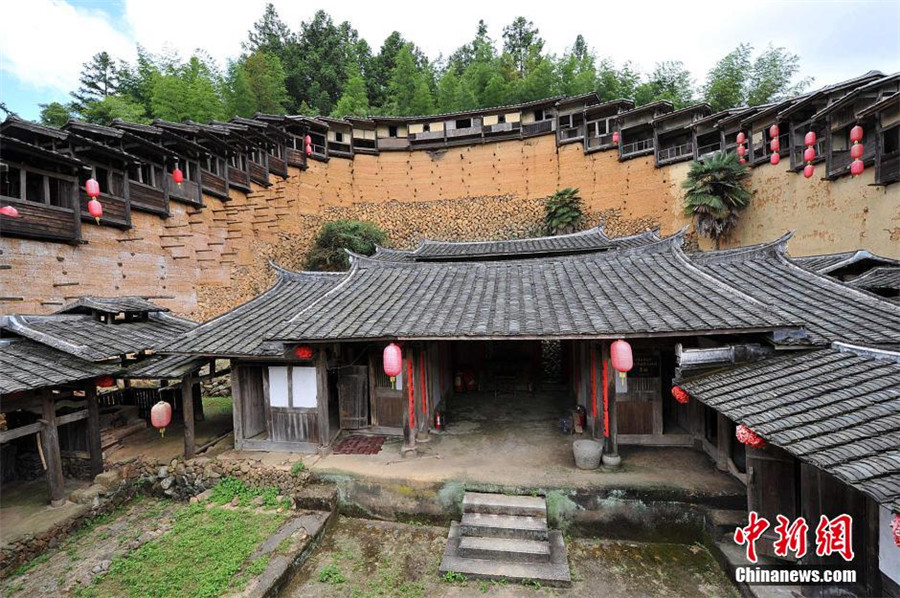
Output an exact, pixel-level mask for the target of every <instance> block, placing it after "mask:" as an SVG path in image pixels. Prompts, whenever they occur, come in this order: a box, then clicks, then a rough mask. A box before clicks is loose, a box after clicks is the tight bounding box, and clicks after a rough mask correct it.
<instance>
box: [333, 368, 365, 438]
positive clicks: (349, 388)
mask: <svg viewBox="0 0 900 598" xmlns="http://www.w3.org/2000/svg"><path fill="white" fill-rule="evenodd" d="M367 377H368V376H367V372H366V366H364V365H361V366H349V367H345V368H342V369H341V372H340V374H339V376H338V400H339V402H340V410H341V416H340V418H341V428H342V429H344V430H358V429H360V428H364V427H366V426H367V425H369V398H368V393H367V392H366V391H367V390H368V383H367Z"/></svg>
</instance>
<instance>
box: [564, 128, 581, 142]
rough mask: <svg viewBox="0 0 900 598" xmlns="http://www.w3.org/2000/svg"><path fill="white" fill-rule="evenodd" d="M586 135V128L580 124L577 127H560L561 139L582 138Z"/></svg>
mask: <svg viewBox="0 0 900 598" xmlns="http://www.w3.org/2000/svg"><path fill="white" fill-rule="evenodd" d="M582 137H584V129H582V128H581V127H580V126H577V127H565V128H562V129H559V138H560V140H561V141H570V140H573V139H581V138H582Z"/></svg>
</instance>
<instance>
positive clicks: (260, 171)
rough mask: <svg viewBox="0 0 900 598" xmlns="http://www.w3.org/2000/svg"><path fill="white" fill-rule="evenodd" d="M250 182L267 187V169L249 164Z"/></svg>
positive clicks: (255, 164)
mask: <svg viewBox="0 0 900 598" xmlns="http://www.w3.org/2000/svg"><path fill="white" fill-rule="evenodd" d="M250 180H251V181H253V182H254V183H257V184H259V185H264V186H268V185H269V169H268V168H266V167H265V166H263V165H262V164H257V163H256V162H253V161H251V162H250Z"/></svg>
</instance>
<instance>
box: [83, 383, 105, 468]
mask: <svg viewBox="0 0 900 598" xmlns="http://www.w3.org/2000/svg"><path fill="white" fill-rule="evenodd" d="M84 396H85V398H86V399H87V412H88V418H87V432H88V450H89V451H90V453H91V475H92V476H96V475H97V474H100V473H103V448H102V446H101V442H100V404H99V403H98V402H97V386H96V385H95V384H94V382H93V381H90V382H89V383H88V386H87V388H86V389H85V390H84Z"/></svg>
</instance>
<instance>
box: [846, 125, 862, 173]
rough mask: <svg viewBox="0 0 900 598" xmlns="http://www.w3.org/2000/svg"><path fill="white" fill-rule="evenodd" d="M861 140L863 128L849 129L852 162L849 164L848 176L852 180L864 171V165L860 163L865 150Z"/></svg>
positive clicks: (857, 126)
mask: <svg viewBox="0 0 900 598" xmlns="http://www.w3.org/2000/svg"><path fill="white" fill-rule="evenodd" d="M862 139H863V128H862V127H861V126H859V125H856V126H854V127H853V128H852V129H850V143H851V144H852V145H851V146H850V157H851V158H853V162H851V163H850V175H851V176H852V177H853V178H856V177H858V176H859V175H861V174H862V173H863V170H865V168H866V165H865V163H864V162H863V161H862V156H863V153H865V148H864V146H863V144H862Z"/></svg>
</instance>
